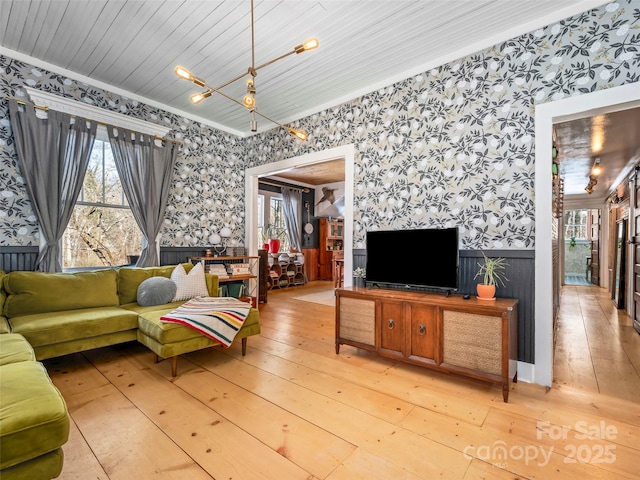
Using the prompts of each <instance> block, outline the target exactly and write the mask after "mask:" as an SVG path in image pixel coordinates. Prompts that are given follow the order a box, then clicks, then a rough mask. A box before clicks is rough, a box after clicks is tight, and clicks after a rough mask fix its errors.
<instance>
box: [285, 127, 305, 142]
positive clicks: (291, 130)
mask: <svg viewBox="0 0 640 480" xmlns="http://www.w3.org/2000/svg"><path fill="white" fill-rule="evenodd" d="M288 131H289V133H290V134H291V135H293V136H294V137H296V138H298V139H300V140H303V141H304V140H306V139H307V132H303V131H302V130H296V129H295V128H289V129H288Z"/></svg>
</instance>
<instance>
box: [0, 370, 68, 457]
mask: <svg viewBox="0 0 640 480" xmlns="http://www.w3.org/2000/svg"><path fill="white" fill-rule="evenodd" d="M1 371H2V379H1V385H2V408H0V452H2V457H1V458H0V469H5V468H8V467H12V466H14V465H17V464H19V463H21V462H25V461H27V460H29V459H32V458H35V457H38V456H40V455H44V454H46V453H48V452H53V451H55V450H57V449H58V448H59V447H60V446H62V445H63V444H64V443H65V442H66V441H67V439H68V437H69V417H68V416H67V407H66V405H65V403H64V400H63V399H62V395H60V392H59V391H58V390H57V389H56V388H55V386H54V385H53V383H52V382H51V379H50V378H49V376H48V375H47V371H46V370H45V368H44V366H43V365H42V364H41V363H39V362H18V363H11V364H9V365H3V366H2V367H1Z"/></svg>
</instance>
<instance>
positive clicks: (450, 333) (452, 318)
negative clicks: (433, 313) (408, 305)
mask: <svg viewBox="0 0 640 480" xmlns="http://www.w3.org/2000/svg"><path fill="white" fill-rule="evenodd" d="M502 323H503V320H502V317H497V316H492V315H479V314H475V313H468V312H457V311H451V310H445V311H444V312H443V314H442V327H443V340H442V345H443V362H444V363H445V364H447V365H450V366H457V367H463V368H466V369H469V370H475V371H477V372H478V373H479V375H481V376H482V374H483V373H485V374H488V375H493V376H496V377H499V376H501V374H502V365H503V361H508V358H509V357H508V356H507V357H506V359H505V358H504V357H505V355H503V338H504V336H503V326H502Z"/></svg>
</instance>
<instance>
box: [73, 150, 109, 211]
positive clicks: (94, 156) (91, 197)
mask: <svg viewBox="0 0 640 480" xmlns="http://www.w3.org/2000/svg"><path fill="white" fill-rule="evenodd" d="M103 144H104V142H101V141H99V140H96V141H95V142H94V144H93V151H92V152H91V159H90V160H89V166H88V167H87V173H86V175H85V177H84V183H83V185H82V194H81V195H80V198H79V199H78V200H79V201H81V202H91V203H102V175H103V170H102V166H103V165H102V145H103Z"/></svg>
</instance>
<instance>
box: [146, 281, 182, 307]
mask: <svg viewBox="0 0 640 480" xmlns="http://www.w3.org/2000/svg"><path fill="white" fill-rule="evenodd" d="M177 289H178V287H177V286H176V284H175V282H173V281H172V280H171V279H170V278H166V277H151V278H147V279H146V280H144V281H143V282H142V283H141V284H140V285H138V294H137V297H136V298H137V301H138V304H139V305H142V306H143V307H150V306H153V305H162V304H163V303H169V302H170V301H171V300H173V297H174V296H175V294H176V291H177Z"/></svg>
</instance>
